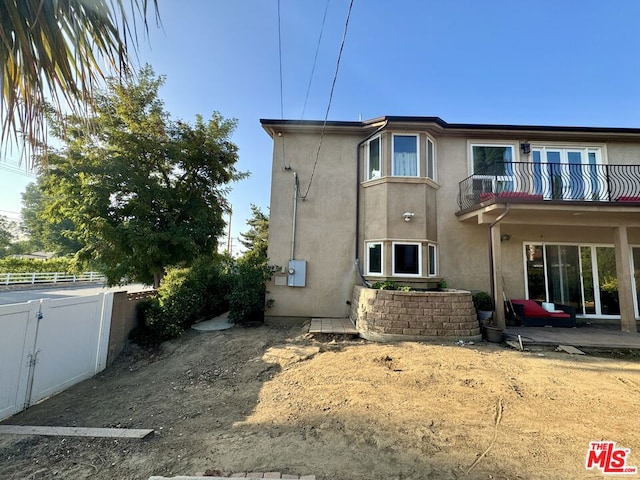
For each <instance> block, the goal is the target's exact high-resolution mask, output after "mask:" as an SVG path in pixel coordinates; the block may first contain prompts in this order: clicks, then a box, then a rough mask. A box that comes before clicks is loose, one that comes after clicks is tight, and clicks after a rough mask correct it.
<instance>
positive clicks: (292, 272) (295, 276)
mask: <svg viewBox="0 0 640 480" xmlns="http://www.w3.org/2000/svg"><path fill="white" fill-rule="evenodd" d="M287 273H288V274H289V277H288V283H287V285H289V286H290V287H305V286H306V284H305V281H306V277H307V261H306V260H289V271H288V272H287Z"/></svg>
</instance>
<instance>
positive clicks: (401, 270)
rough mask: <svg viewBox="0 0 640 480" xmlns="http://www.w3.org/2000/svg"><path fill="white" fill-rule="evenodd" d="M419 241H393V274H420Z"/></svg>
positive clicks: (420, 255)
mask: <svg viewBox="0 0 640 480" xmlns="http://www.w3.org/2000/svg"><path fill="white" fill-rule="evenodd" d="M420 247H421V244H420V243H413V242H402V243H401V242H394V243H393V259H392V260H393V262H392V263H393V275H395V276H420V275H422V251H421V250H422V249H421V248H420Z"/></svg>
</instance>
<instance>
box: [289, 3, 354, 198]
mask: <svg viewBox="0 0 640 480" xmlns="http://www.w3.org/2000/svg"><path fill="white" fill-rule="evenodd" d="M352 7H353V0H351V2H349V11H348V12H347V20H346V21H345V24H344V32H343V34H342V43H341V44H340V51H339V52H338V61H337V62H336V71H335V73H334V74H333V82H332V83H331V92H330V93H329V103H328V105H327V111H326V113H325V115H324V122H323V123H322V131H321V132H320V142H319V143H318V150H317V152H316V159H315V161H314V162H313V169H312V170H311V177H310V178H309V185H308V186H307V191H306V192H305V193H304V195H302V196H301V197H300V198H302V199H303V200H304V199H305V198H307V195H308V194H309V190H311V184H312V183H313V175H314V174H315V173H316V165H317V164H318V158H320V149H321V148H322V140H323V138H324V131H325V128H326V126H327V119H328V118H329V110H330V109H331V101H332V100H333V91H334V89H335V87H336V80H337V79H338V71H339V70H340V59H341V58H342V50H343V49H344V43H345V41H346V39H347V31H348V30H349V18H350V17H351V9H352Z"/></svg>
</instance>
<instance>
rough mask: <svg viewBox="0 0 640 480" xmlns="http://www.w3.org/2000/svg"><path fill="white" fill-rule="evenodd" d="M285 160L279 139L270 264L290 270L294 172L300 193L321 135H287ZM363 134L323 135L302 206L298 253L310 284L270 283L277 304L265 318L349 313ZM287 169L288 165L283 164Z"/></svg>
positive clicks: (274, 171)
mask: <svg viewBox="0 0 640 480" xmlns="http://www.w3.org/2000/svg"><path fill="white" fill-rule="evenodd" d="M284 140H285V148H284V151H285V158H284V161H283V158H282V144H281V139H280V138H279V137H278V138H276V140H275V142H274V161H273V168H272V185H271V205H272V207H271V217H270V227H269V252H268V254H269V261H270V263H271V264H274V265H278V266H281V267H285V268H286V267H287V265H288V262H289V259H290V253H291V233H292V219H293V198H294V176H293V173H294V172H296V173H297V174H298V176H299V182H300V195H304V193H305V192H306V190H307V187H308V185H309V180H310V178H311V172H312V169H313V163H314V161H315V158H316V151H317V149H318V140H319V136H318V135H306V134H298V135H293V134H292V135H288V134H286V133H285V135H284ZM359 140H360V137H358V136H353V135H352V136H349V135H346V136H345V135H332V134H326V135H325V138H324V140H323V145H322V149H321V152H320V156H319V158H318V164H317V166H316V171H315V174H314V176H313V183H312V185H311V189H310V190H309V193H308V195H307V198H306V200H302V199H299V200H298V203H297V222H296V242H295V258H296V259H299V260H307V272H306V286H305V287H288V286H286V280H287V278H286V277H287V275H286V274H276V276H275V277H274V278H273V279H272V280H271V282H270V283H269V284H268V286H267V290H268V294H267V298H270V299H273V300H274V304H273V306H272V307H271V308H270V309H268V310H267V312H266V315H267V317H272V316H286V317H310V316H316V317H346V316H348V314H349V305H348V304H347V301H349V300H350V298H351V291H352V288H353V285H354V284H355V282H356V275H355V268H354V255H355V197H356V145H357V143H358V141H359ZM285 165H286V166H287V167H290V170H285V169H283V167H284V166H285ZM283 283H284V284H283Z"/></svg>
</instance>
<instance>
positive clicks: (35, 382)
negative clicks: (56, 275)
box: [0, 293, 113, 420]
mask: <svg viewBox="0 0 640 480" xmlns="http://www.w3.org/2000/svg"><path fill="white" fill-rule="evenodd" d="M112 306H113V294H112V293H107V294H102V293H100V294H98V295H91V296H86V297H72V298H63V299H60V300H52V299H43V300H36V301H30V302H28V303H19V304H14V305H4V306H0V420H1V419H3V418H6V417H9V416H11V415H13V414H14V413H17V412H19V411H21V410H23V409H25V408H27V407H29V406H30V405H33V404H34V403H36V402H38V401H40V400H42V399H43V398H46V397H49V396H51V395H53V394H55V393H58V392H61V391H62V390H64V389H66V388H68V387H70V386H71V385H73V384H75V383H78V382H80V381H82V380H85V379H87V378H90V377H92V376H93V375H95V374H96V373H98V372H100V371H102V370H104V368H105V366H106V362H107V353H108V343H109V329H110V323H111V309H112Z"/></svg>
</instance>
